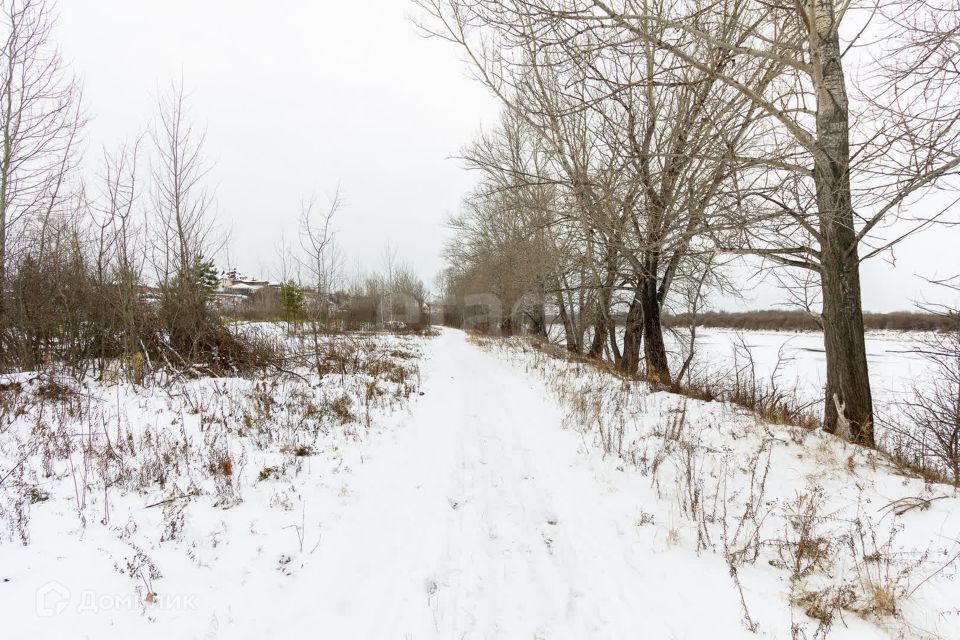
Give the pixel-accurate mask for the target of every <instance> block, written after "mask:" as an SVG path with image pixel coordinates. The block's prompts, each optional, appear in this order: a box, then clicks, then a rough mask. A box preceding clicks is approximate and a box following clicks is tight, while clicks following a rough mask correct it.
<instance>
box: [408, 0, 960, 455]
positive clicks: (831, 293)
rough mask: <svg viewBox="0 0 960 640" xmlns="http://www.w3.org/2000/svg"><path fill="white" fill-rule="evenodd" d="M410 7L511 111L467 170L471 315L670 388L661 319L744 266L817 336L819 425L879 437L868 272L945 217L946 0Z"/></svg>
mask: <svg viewBox="0 0 960 640" xmlns="http://www.w3.org/2000/svg"><path fill="white" fill-rule="evenodd" d="M416 3H417V4H418V5H419V7H420V9H421V10H422V16H423V17H422V21H421V27H422V28H423V29H424V30H425V31H426V32H427V33H428V34H430V35H432V36H435V37H438V38H442V39H444V40H446V41H449V42H452V43H454V44H455V45H456V46H457V47H458V48H459V49H460V51H461V53H462V54H463V55H464V57H465V58H466V60H467V62H468V64H469V65H470V68H471V70H472V72H473V75H474V76H475V77H476V79H477V80H478V81H480V82H482V83H483V84H484V85H486V87H487V88H488V89H489V90H490V91H491V92H492V93H493V95H495V96H496V97H497V98H498V99H499V100H500V102H501V103H502V108H503V109H502V117H501V119H500V122H499V124H498V125H497V126H495V127H492V128H490V129H488V130H487V131H485V132H483V133H482V134H481V135H479V136H478V137H477V138H476V139H475V140H474V141H473V142H471V143H470V144H469V145H467V146H466V148H465V149H464V152H463V154H462V156H463V159H464V161H465V163H466V164H467V166H468V167H470V168H472V169H474V170H476V171H477V172H479V174H480V176H481V178H480V180H479V184H478V186H477V188H476V189H475V190H474V191H473V192H472V193H471V194H469V196H468V197H467V198H466V200H465V205H464V207H463V210H462V211H461V213H460V214H459V215H457V216H455V217H454V218H453V219H452V220H451V224H452V226H453V228H454V229H455V231H456V235H455V238H454V239H453V241H452V242H450V243H449V245H448V246H447V248H446V252H447V256H448V261H449V266H448V268H447V269H446V271H445V273H444V276H443V286H444V289H445V292H446V294H447V296H448V298H449V299H450V300H454V301H456V305H457V306H458V309H459V314H460V316H461V318H470V317H474V316H476V314H478V313H481V312H482V317H483V318H484V321H485V322H487V323H488V324H490V325H492V326H494V327H495V328H497V329H499V330H507V331H509V330H513V329H515V328H518V325H523V326H525V327H527V328H529V329H530V330H532V331H534V332H537V333H541V334H545V332H546V325H547V323H548V322H549V321H550V320H549V319H548V316H552V317H556V319H557V321H558V322H559V323H560V324H562V326H563V331H564V340H565V343H566V347H567V348H568V349H569V350H570V351H573V352H576V353H580V354H584V355H587V356H592V357H598V358H601V357H602V358H608V359H609V360H611V361H612V362H614V363H615V364H616V366H617V367H618V368H619V369H620V370H622V371H623V372H625V373H627V374H631V375H635V374H638V373H642V374H643V375H644V376H646V378H648V379H650V380H652V381H655V382H660V383H669V382H671V381H673V380H675V379H676V374H677V373H679V372H676V371H672V370H671V366H670V361H669V359H668V356H667V349H666V346H665V342H664V315H665V314H666V313H668V312H669V313H673V314H684V313H686V314H694V315H695V314H698V313H700V312H702V311H703V309H704V307H705V304H706V301H705V298H706V296H707V295H708V293H711V292H716V291H718V290H720V291H722V290H727V291H731V290H735V284H734V283H733V282H731V281H730V279H729V270H728V269H726V268H725V267H727V266H728V265H729V264H730V263H731V261H733V260H735V259H747V260H749V261H750V264H753V265H756V268H757V270H761V271H771V272H772V273H773V275H774V277H776V278H778V280H779V281H780V282H781V283H782V284H783V286H784V288H785V290H787V291H788V292H789V294H790V296H791V299H792V300H793V301H794V302H796V303H797V304H798V305H799V306H800V307H801V308H802V309H804V310H805V311H806V312H807V313H809V314H811V315H814V316H816V318H817V322H818V323H819V325H820V326H821V327H822V329H823V333H824V348H825V352H826V368H827V372H826V385H825V393H824V402H823V414H824V427H825V429H826V430H827V431H829V432H832V433H837V434H839V435H841V436H843V437H845V438H848V439H850V440H851V441H855V442H859V443H863V444H867V445H872V444H873V443H874V435H873V425H874V413H873V402H872V397H871V389H870V381H869V377H868V365H867V358H866V350H865V344H864V328H865V326H864V314H863V310H862V301H861V286H860V267H861V264H862V263H863V262H864V261H866V260H869V259H871V258H875V257H877V256H881V255H885V254H886V253H887V252H889V250H890V249H891V248H892V247H894V246H895V245H896V243H898V242H900V241H902V240H903V239H904V238H905V237H908V236H909V235H911V234H913V233H917V232H919V231H921V230H923V229H926V228H928V227H930V226H931V225H934V224H937V223H938V222H942V221H944V220H945V219H946V217H947V216H948V215H950V213H951V207H952V206H953V204H954V202H955V200H956V196H955V191H953V189H954V188H955V187H956V176H957V170H958V168H960V102H958V100H957V97H958V95H957V93H958V90H960V82H958V78H957V71H956V69H957V63H958V61H960V53H958V51H960V49H958V46H957V42H958V29H960V28H958V25H960V10H958V9H957V7H956V5H955V3H950V2H940V1H939V0H924V1H922V2H912V1H911V2H907V1H904V2H883V3H880V2H869V1H864V2H858V1H857V0H852V1H851V0H848V1H844V2H835V1H834V0H795V1H790V2H782V3H776V2H775V3H769V2H760V1H758V0H680V1H675V0H416ZM491 309H495V311H494V312H491ZM619 318H622V322H623V325H624V326H623V329H622V332H621V331H618V329H617V319H619ZM621 333H622V337H621V335H620V334H621Z"/></svg>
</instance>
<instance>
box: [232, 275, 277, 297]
mask: <svg viewBox="0 0 960 640" xmlns="http://www.w3.org/2000/svg"><path fill="white" fill-rule="evenodd" d="M270 286H279V285H271V284H270V281H269V280H250V279H246V278H231V277H224V278H221V279H220V288H219V289H217V293H219V294H225V295H240V296H245V297H247V298H249V297H251V296H253V294H255V293H256V292H257V291H260V290H261V289H263V288H265V287H270Z"/></svg>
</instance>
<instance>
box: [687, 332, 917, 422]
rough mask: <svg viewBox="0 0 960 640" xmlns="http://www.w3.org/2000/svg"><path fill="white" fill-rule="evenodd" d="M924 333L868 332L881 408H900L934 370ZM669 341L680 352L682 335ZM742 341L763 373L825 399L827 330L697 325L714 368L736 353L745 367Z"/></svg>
mask: <svg viewBox="0 0 960 640" xmlns="http://www.w3.org/2000/svg"><path fill="white" fill-rule="evenodd" d="M924 335H925V334H923V333H904V332H895V331H889V332H888V331H872V332H869V333H867V337H866V345H867V363H868V365H869V367H870V384H871V390H872V392H873V398H874V402H875V403H876V405H877V409H878V410H879V411H888V410H895V406H894V405H895V404H896V402H897V401H899V400H904V399H908V398H910V397H912V395H913V391H914V388H915V387H916V386H917V385H918V384H922V383H923V380H924V379H926V378H928V377H929V376H930V375H932V371H931V367H930V364H929V362H927V361H926V360H924V359H923V358H922V357H921V356H920V355H919V354H917V353H916V349H917V347H918V344H919V342H918V341H919V340H921V339H922V338H923V337H924ZM741 339H742V343H741ZM669 340H670V344H669V345H668V348H670V349H671V350H672V351H674V352H675V353H676V352H677V351H678V346H679V345H678V341H677V339H676V338H675V337H673V336H671V337H670V338H669ZM741 344H743V345H746V347H747V348H749V349H750V351H751V352H752V353H753V358H754V362H755V365H756V375H757V377H758V378H761V379H763V380H765V381H770V380H771V376H774V379H775V382H776V384H777V385H779V386H780V387H782V388H788V389H795V390H796V392H797V395H798V397H800V398H803V399H804V400H810V401H814V402H821V401H822V398H823V385H824V384H825V378H826V360H825V355H824V351H823V334H822V333H819V332H817V333H813V332H796V333H795V332H784V331H732V330H727V329H707V328H700V329H698V330H697V353H698V356H697V358H696V362H697V365H698V366H699V367H700V368H701V369H703V370H708V371H729V370H730V369H731V367H732V366H733V363H734V360H735V358H736V359H737V362H738V364H739V365H740V366H745V365H746V363H747V361H746V359H745V358H744V352H743V348H742V347H740V345H741ZM738 352H739V353H738ZM778 360H780V365H779V369H777V362H778Z"/></svg>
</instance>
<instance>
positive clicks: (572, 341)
mask: <svg viewBox="0 0 960 640" xmlns="http://www.w3.org/2000/svg"><path fill="white" fill-rule="evenodd" d="M557 313H558V314H559V315H560V321H561V322H563V335H564V337H565V338H566V339H567V351H569V352H570V353H580V345H578V344H577V338H576V332H575V331H574V329H573V323H572V322H571V321H570V316H569V315H568V314H567V305H566V304H565V302H564V300H563V293H561V292H559V291H558V292H557Z"/></svg>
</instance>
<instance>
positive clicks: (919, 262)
mask: <svg viewBox="0 0 960 640" xmlns="http://www.w3.org/2000/svg"><path fill="white" fill-rule="evenodd" d="M413 10H414V9H413V6H412V4H411V3H409V2H408V1H407V0H366V1H365V2H363V3H359V2H329V1H322V0H310V1H308V0H272V1H271V2H262V1H261V2H255V1H253V0H202V1H198V0H63V1H62V3H61V12H60V22H59V25H58V29H57V33H56V38H57V40H58V42H59V44H60V46H61V49H62V51H63V54H64V56H65V58H66V59H67V60H68V61H69V62H70V63H71V64H72V65H73V66H74V68H75V70H76V71H77V72H78V73H79V74H80V75H81V77H82V80H83V84H84V91H85V102H86V105H87V110H88V113H89V115H90V116H91V118H92V120H91V122H90V125H89V127H88V129H87V140H88V144H89V146H90V153H89V154H88V158H89V159H90V160H93V159H94V158H96V157H98V154H97V153H96V152H97V150H98V148H99V147H100V146H101V145H104V144H106V145H108V146H112V145H114V144H115V143H117V142H118V141H120V140H122V139H124V138H132V137H133V136H134V135H136V133H137V132H139V131H142V130H144V129H145V128H146V126H147V124H148V122H149V119H150V118H151V117H152V116H153V113H154V99H155V97H156V95H157V93H158V91H160V90H162V89H163V88H164V87H166V86H167V85H168V84H169V82H170V81H171V80H172V79H176V78H179V77H180V75H181V73H182V74H183V77H184V78H185V84H186V87H187V89H188V91H189V93H190V96H191V100H190V105H191V113H192V117H193V120H194V122H196V124H197V125H199V126H205V127H206V130H207V141H206V142H207V144H206V156H207V158H208V159H209V160H210V161H211V162H212V163H213V165H214V168H213V171H212V173H211V180H212V182H213V186H215V187H216V196H217V212H218V218H219V220H220V221H221V223H222V226H224V227H227V228H229V229H230V231H231V242H230V253H229V255H230V258H231V261H232V262H234V263H235V264H236V266H238V267H239V268H240V269H241V270H242V271H244V272H246V273H247V274H248V275H256V276H264V275H271V270H272V269H273V268H274V267H275V264H276V254H277V252H276V247H277V246H278V245H279V243H280V241H281V238H282V237H285V238H286V240H287V242H288V243H296V242H297V218H298V214H299V206H300V204H299V203H300V199H301V197H308V196H310V195H311V194H316V195H317V196H318V197H319V198H321V199H322V198H324V197H325V196H326V195H328V194H330V193H332V192H333V191H334V190H335V188H336V186H337V184H338V183H339V184H340V186H341V189H342V193H343V195H344V198H345V203H346V206H345V208H344V209H343V211H342V212H341V214H340V216H339V223H338V228H339V230H340V233H339V239H340V242H341V244H342V245H343V248H344V251H345V253H346V254H347V258H348V265H349V267H350V268H351V269H352V268H353V267H352V265H353V264H354V262H355V261H356V260H359V261H360V262H361V263H363V264H365V265H367V266H370V267H379V265H380V262H381V256H382V254H383V249H384V246H385V245H386V243H387V241H388V240H389V241H390V242H391V243H392V244H393V245H394V246H395V247H396V248H397V249H398V251H399V254H400V256H401V257H402V258H403V259H405V260H406V261H408V262H409V263H411V264H412V265H413V266H414V268H415V269H416V270H417V271H418V272H419V273H420V275H421V276H422V277H423V278H424V279H425V281H427V282H428V283H432V281H433V276H434V275H435V273H436V272H437V271H438V270H439V269H440V267H441V265H442V259H441V257H440V253H439V252H440V247H441V244H442V239H443V238H444V237H445V236H446V230H445V229H444V226H443V222H444V219H445V218H446V216H447V215H448V214H449V213H451V212H453V211H455V210H457V208H458V207H459V203H460V199H461V198H462V196H463V195H464V194H465V193H466V192H467V191H468V190H469V189H470V187H471V185H472V184H473V182H474V177H473V176H472V175H471V174H469V173H468V172H466V171H464V170H463V169H462V168H461V167H460V165H459V163H458V162H457V161H456V160H451V159H448V158H449V157H450V156H452V155H455V154H456V153H457V152H458V150H459V149H460V148H461V146H462V145H463V144H464V143H466V142H467V141H469V140H470V139H471V138H472V137H473V135H474V134H475V133H476V132H477V131H478V129H479V127H480V125H481V123H482V122H486V123H491V122H493V120H494V119H495V117H496V113H497V110H498V107H497V104H496V103H495V101H494V100H493V99H492V98H491V97H489V96H488V94H487V93H486V92H485V91H484V89H483V88H482V87H481V86H480V85H479V84H477V83H475V82H474V81H472V80H471V79H470V78H469V73H468V69H467V67H466V66H465V64H463V63H462V61H461V59H460V56H459V52H458V51H457V50H456V49H454V48H452V47H451V46H449V45H447V44H445V43H442V42H439V41H433V40H425V39H423V38H422V37H420V35H419V34H418V32H417V30H416V27H415V26H414V25H413V24H412V23H411V22H410V20H409V17H410V16H411V15H412V13H413ZM958 247H960V228H958V229H953V230H950V231H944V230H942V229H941V230H937V231H934V232H930V233H926V234H924V235H923V236H922V237H918V238H914V239H912V240H910V241H908V242H907V243H906V244H904V245H903V246H902V247H901V248H900V249H899V250H898V251H897V254H896V255H897V258H898V259H897V267H896V268H894V267H892V266H890V265H889V264H887V263H885V262H882V261H874V262H873V263H872V264H870V265H868V266H867V267H866V268H865V270H864V287H863V288H864V307H865V308H866V309H869V310H875V311H889V310H896V309H904V308H910V307H911V306H912V303H913V301H915V300H918V299H921V298H924V297H926V298H939V297H940V295H941V294H938V293H937V292H936V291H934V290H931V289H929V287H927V288H924V286H923V284H922V280H921V278H920V277H919V276H945V275H949V274H954V273H958V272H960V249H958ZM224 266H225V265H224ZM273 275H275V274H273ZM779 299H780V296H779V294H778V293H777V292H776V291H775V289H774V288H773V287H771V286H761V287H760V288H758V289H756V290H755V291H752V292H747V294H746V299H745V300H740V301H718V303H719V305H718V306H722V307H726V308H737V307H741V308H744V307H745V308H754V307H765V306H770V305H772V304H775V303H776V302H778V301H779Z"/></svg>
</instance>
